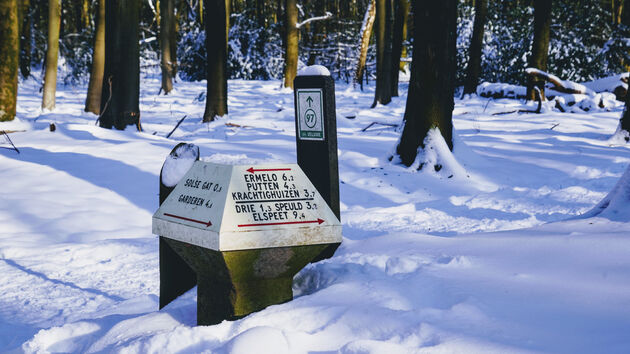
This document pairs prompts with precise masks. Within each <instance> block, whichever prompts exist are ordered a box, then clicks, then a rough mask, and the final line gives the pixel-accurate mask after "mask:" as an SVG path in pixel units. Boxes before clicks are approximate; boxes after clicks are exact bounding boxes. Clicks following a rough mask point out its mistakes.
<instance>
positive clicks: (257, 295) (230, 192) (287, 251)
mask: <svg viewBox="0 0 630 354" xmlns="http://www.w3.org/2000/svg"><path fill="white" fill-rule="evenodd" d="M307 69H311V70H307V71H306V73H303V74H306V75H298V76H297V77H296V79H295V81H294V87H295V112H296V120H295V126H296V129H295V130H296V143H297V160H298V164H297V165H296V164H274V165H264V166H251V165H250V166H237V165H221V164H215V163H210V162H203V161H199V149H198V148H197V147H195V146H194V145H191V144H179V145H177V146H176V147H175V149H173V151H172V152H171V155H170V156H169V158H167V161H166V162H165V164H164V166H163V167H162V173H161V174H160V208H159V209H158V210H157V211H156V212H155V214H154V215H153V233H154V234H156V235H159V236H160V308H162V307H164V306H166V305H167V304H168V303H169V302H171V301H172V300H174V299H175V298H176V297H177V296H179V295H181V294H183V293H184V292H185V291H187V290H189V289H190V288H192V287H193V286H194V285H195V284H197V285H198V288H197V323H198V324H200V325H208V324H216V323H219V322H221V321H223V320H226V319H227V320H233V319H238V318H240V317H243V316H246V315H248V314H250V313H252V312H254V311H258V310H261V309H263V308H265V307H267V306H269V305H273V304H278V303H282V302H286V301H289V300H291V299H292V298H293V292H292V283H293V276H294V275H295V274H296V273H297V272H298V271H299V270H300V269H302V268H303V267H304V266H305V265H306V264H308V263H309V262H315V261H318V260H320V259H323V258H329V257H331V256H332V255H333V253H334V252H335V250H336V249H337V247H338V246H339V244H340V243H341V223H340V222H339V169H338V164H337V126H336V113H335V84H334V81H333V80H332V78H331V77H330V73H328V70H326V69H325V68H323V67H317V66H315V67H309V68H307ZM184 173H185V174H184ZM182 175H183V176H182ZM165 181H166V182H165ZM177 181H179V182H177Z"/></svg>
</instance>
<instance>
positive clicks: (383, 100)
mask: <svg viewBox="0 0 630 354" xmlns="http://www.w3.org/2000/svg"><path fill="white" fill-rule="evenodd" d="M392 1H393V0H376V31H375V35H376V89H375V90H374V103H372V108H374V107H376V105H377V104H379V103H380V104H389V103H390V102H391V101H392V73H391V65H392V64H391V63H392V40H391V36H392V22H393V21H392Z"/></svg>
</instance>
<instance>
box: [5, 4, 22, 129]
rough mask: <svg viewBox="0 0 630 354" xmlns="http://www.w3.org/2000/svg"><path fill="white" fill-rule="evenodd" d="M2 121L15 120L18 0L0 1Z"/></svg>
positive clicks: (18, 41)
mask: <svg viewBox="0 0 630 354" xmlns="http://www.w3.org/2000/svg"><path fill="white" fill-rule="evenodd" d="M0 18H1V19H2V21H0V63H2V65H0V121H9V120H13V118H15V108H16V102H17V89H18V60H19V50H18V48H19V43H20V37H19V27H20V26H19V16H18V0H2V1H0Z"/></svg>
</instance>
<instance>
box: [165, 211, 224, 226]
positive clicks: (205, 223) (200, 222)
mask: <svg viewBox="0 0 630 354" xmlns="http://www.w3.org/2000/svg"><path fill="white" fill-rule="evenodd" d="M164 215H165V216H170V217H172V218H177V219H182V220H186V221H192V222H196V223H198V224H202V225H206V227H210V226H211V225H212V222H210V220H208V222H205V221H199V220H195V219H190V218H185V217H183V216H179V215H173V214H169V213H164Z"/></svg>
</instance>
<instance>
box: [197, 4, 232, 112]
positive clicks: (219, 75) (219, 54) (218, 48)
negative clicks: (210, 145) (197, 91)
mask: <svg viewBox="0 0 630 354" xmlns="http://www.w3.org/2000/svg"><path fill="white" fill-rule="evenodd" d="M204 4H205V7H206V8H205V12H206V18H205V23H206V24H205V26H206V53H208V56H207V65H208V66H207V75H208V82H207V84H208V86H207V91H208V92H207V94H206V110H205V112H204V114H203V121H204V122H211V121H213V120H214V119H215V117H222V116H224V115H226V114H227V113H228V106H227V33H228V26H229V25H228V22H227V8H226V0H205V1H204Z"/></svg>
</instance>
